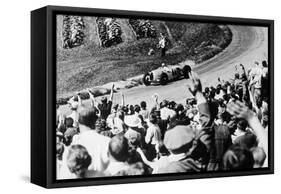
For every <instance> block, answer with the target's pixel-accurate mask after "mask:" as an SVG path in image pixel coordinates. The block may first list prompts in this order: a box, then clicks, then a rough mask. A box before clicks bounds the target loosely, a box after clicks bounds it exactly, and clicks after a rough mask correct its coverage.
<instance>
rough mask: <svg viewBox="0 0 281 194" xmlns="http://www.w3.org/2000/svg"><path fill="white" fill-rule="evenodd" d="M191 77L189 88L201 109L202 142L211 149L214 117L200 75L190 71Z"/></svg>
mask: <svg viewBox="0 0 281 194" xmlns="http://www.w3.org/2000/svg"><path fill="white" fill-rule="evenodd" d="M190 77H191V84H190V85H188V89H189V91H190V93H191V94H192V95H193V96H194V97H195V98H196V100H197V106H198V111H199V117H200V118H199V122H200V124H201V126H202V129H201V130H200V135H199V136H200V138H199V139H200V140H201V142H202V143H203V144H204V145H205V146H206V148H207V149H208V150H209V149H210V148H211V144H212V135H213V134H212V133H213V131H212V127H211V126H212V119H211V113H210V109H209V105H208V103H207V100H206V98H205V97H204V95H203V93H202V84H201V81H200V79H199V78H198V77H195V76H193V75H192V74H191V73H190Z"/></svg>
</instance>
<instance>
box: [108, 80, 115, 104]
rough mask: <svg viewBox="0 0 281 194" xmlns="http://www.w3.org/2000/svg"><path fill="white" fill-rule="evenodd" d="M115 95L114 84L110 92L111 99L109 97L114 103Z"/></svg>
mask: <svg viewBox="0 0 281 194" xmlns="http://www.w3.org/2000/svg"><path fill="white" fill-rule="evenodd" d="M113 95H114V84H112V87H111V91H110V97H109V101H111V102H112V101H113Z"/></svg>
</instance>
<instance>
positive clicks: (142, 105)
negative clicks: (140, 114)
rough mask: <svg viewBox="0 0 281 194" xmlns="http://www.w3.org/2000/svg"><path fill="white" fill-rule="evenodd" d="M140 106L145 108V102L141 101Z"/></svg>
mask: <svg viewBox="0 0 281 194" xmlns="http://www.w3.org/2000/svg"><path fill="white" fill-rule="evenodd" d="M140 106H141V108H142V109H146V102H145V101H141V103H140Z"/></svg>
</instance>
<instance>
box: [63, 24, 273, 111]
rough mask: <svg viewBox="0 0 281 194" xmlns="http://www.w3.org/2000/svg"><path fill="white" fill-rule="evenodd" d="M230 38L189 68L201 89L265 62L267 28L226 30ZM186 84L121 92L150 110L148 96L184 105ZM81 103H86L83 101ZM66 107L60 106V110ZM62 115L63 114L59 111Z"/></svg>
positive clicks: (117, 94)
mask: <svg viewBox="0 0 281 194" xmlns="http://www.w3.org/2000/svg"><path fill="white" fill-rule="evenodd" d="M229 27H230V28H231V31H232V34H233V37H232V41H231V43H230V44H229V46H228V47H227V48H225V49H224V51H222V52H221V53H219V54H218V55H216V56H215V57H213V58H211V59H209V60H207V61H205V62H203V63H201V64H197V65H196V66H195V67H193V71H194V72H196V73H197V74H198V75H199V76H200V78H201V80H202V83H203V87H204V86H210V85H212V84H213V85H214V84H216V83H217V78H218V77H220V78H221V79H225V80H227V79H229V78H230V77H232V76H233V75H234V70H235V69H234V65H235V64H240V63H243V64H244V65H245V67H246V68H248V67H250V66H251V64H253V62H254V61H256V60H257V61H261V60H265V59H267V50H268V45H267V43H268V40H267V36H268V34H267V28H263V27H248V26H229ZM189 82H190V80H186V79H182V80H179V81H175V82H170V83H169V84H167V85H165V86H161V85H159V86H148V87H146V86H139V87H135V88H131V89H126V90H123V93H124V95H125V103H126V104H139V103H140V102H141V101H142V100H145V101H146V102H147V103H148V106H149V107H150V106H151V105H152V103H153V101H152V95H153V94H155V93H157V94H159V98H160V99H159V100H160V101H161V100H163V99H168V100H174V101H176V102H182V103H184V102H185V99H186V98H187V97H189V96H190V94H189V92H188V91H187V87H186V85H187V84H188V83H189ZM114 102H115V103H120V102H121V101H120V92H118V93H116V94H115V96H114ZM85 103H88V101H87V100H86V101H85ZM65 108H66V107H65V106H63V107H62V109H64V110H65V111H66V109H65ZM63 112H64V111H63Z"/></svg>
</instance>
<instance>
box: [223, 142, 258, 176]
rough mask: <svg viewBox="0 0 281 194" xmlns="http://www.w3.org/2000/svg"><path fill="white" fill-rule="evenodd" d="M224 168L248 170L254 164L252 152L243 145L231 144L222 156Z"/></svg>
mask: <svg viewBox="0 0 281 194" xmlns="http://www.w3.org/2000/svg"><path fill="white" fill-rule="evenodd" d="M223 165H224V169H225V170H249V169H252V168H253V166H254V158H253V155H252V153H251V152H250V151H249V150H248V149H246V148H245V147H243V146H240V145H233V146H231V147H230V148H229V149H228V150H227V151H226V153H225V154H224V156H223Z"/></svg>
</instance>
